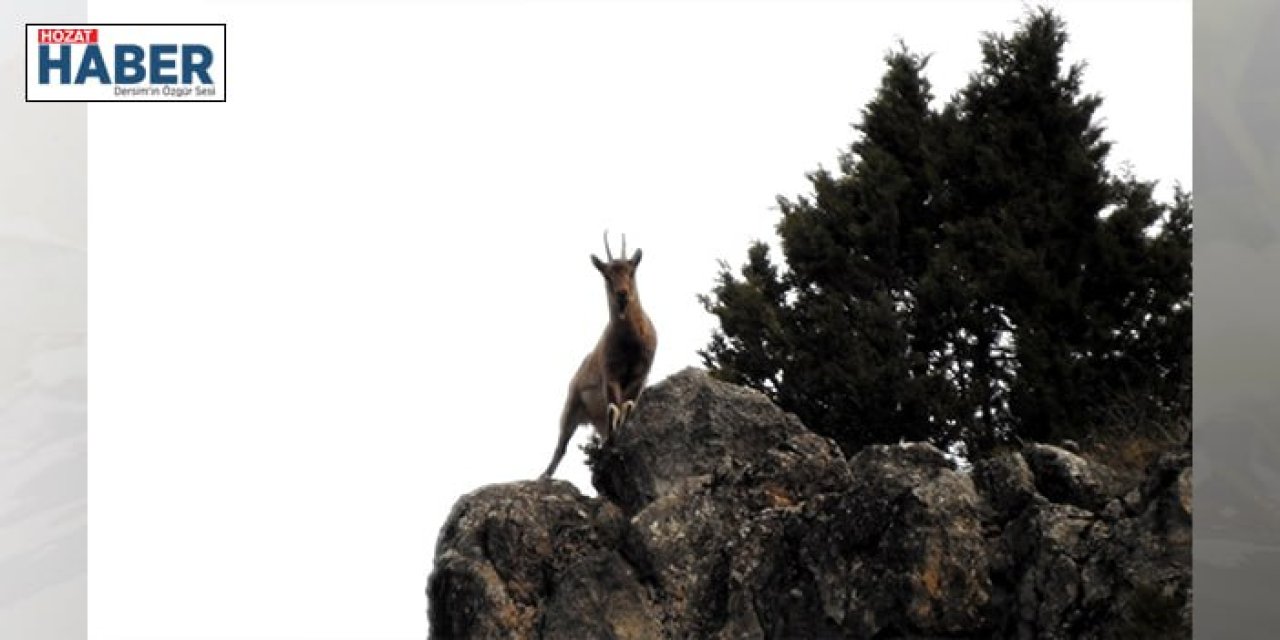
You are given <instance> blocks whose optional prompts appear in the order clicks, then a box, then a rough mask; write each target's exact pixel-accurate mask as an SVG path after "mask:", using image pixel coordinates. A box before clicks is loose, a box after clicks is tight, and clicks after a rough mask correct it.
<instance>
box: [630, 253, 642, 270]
mask: <svg viewBox="0 0 1280 640" xmlns="http://www.w3.org/2000/svg"><path fill="white" fill-rule="evenodd" d="M642 257H644V251H641V250H640V249H636V253H635V255H633V256H631V268H632V269H634V268H636V267H638V266H640V258H642Z"/></svg>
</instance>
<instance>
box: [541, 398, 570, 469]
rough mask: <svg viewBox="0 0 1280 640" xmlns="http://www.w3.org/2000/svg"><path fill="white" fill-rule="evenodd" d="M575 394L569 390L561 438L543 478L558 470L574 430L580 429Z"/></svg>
mask: <svg viewBox="0 0 1280 640" xmlns="http://www.w3.org/2000/svg"><path fill="white" fill-rule="evenodd" d="M574 395H575V394H574V393H573V391H570V392H569V398H568V399H566V400H565V403H564V410H563V411H561V412H560V440H559V441H557V442H556V450H555V453H553V454H552V455H551V464H549V465H547V470H546V471H543V472H542V475H541V476H540V477H541V479H543V480H546V479H548V478H550V477H551V474H553V473H555V472H556V467H558V466H560V460H561V459H562V458H564V452H565V449H568V448H569V440H570V439H571V438H573V432H574V431H577V430H578V421H577V419H576V416H574V411H573V409H574V406H575V400H576V398H575V397H574Z"/></svg>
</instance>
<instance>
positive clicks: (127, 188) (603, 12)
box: [33, 0, 1191, 639]
mask: <svg viewBox="0 0 1280 640" xmlns="http://www.w3.org/2000/svg"><path fill="white" fill-rule="evenodd" d="M1022 6H1023V5H1022V4H1021V3H1019V2H985V3H973V2H970V3H960V2H938V3H924V2H899V3H889V2H885V3H872V2H846V3H836V2H809V3H799V2H787V3H784V2H746V3H732V4H731V3H728V2H698V3H687V4H677V3H675V2H660V3H653V4H646V5H641V4H639V3H622V2H609V3H598V4H590V3H586V2H569V3H559V4H549V3H534V2H527V3H515V2H479V3H471V4H466V5H464V4H462V3H460V2H459V3H439V2H436V3H400V2H385V3H355V2H350V3H342V2H325V3H303V2H246V1H243V0H241V1H237V2H233V1H224V2H215V1H204V2H191V3H183V4H181V5H179V4H177V3H169V2H160V1H159V0H153V1H149V2H143V1H138V2H130V1H124V0H119V1H117V0H98V1H95V2H92V3H91V5H90V19H91V20H93V21H98V22H111V21H119V22H131V21H152V22H160V21H170V20H171V21H226V22H228V23H230V26H229V30H228V54H227V55H228V87H227V89H228V96H229V102H227V103H225V104H202V105H171V104H132V105H125V104H99V105H91V107H90V170H89V195H90V210H89V224H90V231H89V235H90V238H91V245H92V251H90V253H89V273H90V289H89V297H90V301H89V305H90V306H89V325H90V329H89V334H90V336H91V339H90V344H91V350H90V360H89V361H90V365H89V366H90V376H89V377H90V379H91V380H92V383H91V384H90V386H89V389H90V391H89V393H90V399H89V404H90V406H91V407H92V411H91V413H90V427H89V431H90V435H89V437H90V451H91V455H90V462H89V481H90V494H91V497H90V522H91V526H90V573H89V579H90V625H91V629H92V630H93V635H92V637H95V638H116V637H130V638H186V637H191V638H195V637H219V638H250V637H253V638H263V637H268V638H282V637H289V638H353V637H358V638H367V639H374V638H420V637H422V635H423V633H424V631H425V624H426V623H425V616H424V609H425V597H424V594H423V591H424V588H425V584H426V577H427V573H428V571H429V570H430V566H431V555H432V553H433V550H434V540H435V535H436V532H437V530H438V529H439V527H440V525H441V524H442V523H443V520H444V518H445V517H446V515H447V514H448V510H449V507H450V506H451V505H452V503H453V502H454V500H455V499H456V498H457V497H458V496H459V495H461V494H462V493H465V492H467V491H470V490H473V489H475V488H478V487H479V486H481V485H483V484H487V483H492V482H505V481H512V480H519V479H530V478H533V477H535V476H536V475H537V473H538V472H539V471H541V469H542V468H543V467H544V466H545V465H546V463H547V461H548V459H549V457H550V453H551V449H552V446H553V445H554V442H555V437H556V419H557V416H558V413H559V408H560V405H561V403H562V401H563V393H564V390H565V385H566V384H567V382H568V379H569V377H570V376H571V375H572V373H573V371H574V369H575V368H576V366H577V364H578V362H579V361H580V360H581V358H582V356H583V354H585V352H586V350H587V349H589V348H590V347H591V345H592V344H594V341H595V340H596V338H597V336H598V334H599V331H600V329H601V328H602V327H603V324H604V322H605V319H606V318H605V311H604V310H605V302H604V298H603V293H602V287H601V284H600V280H599V276H598V275H597V274H596V272H595V270H594V269H592V268H591V265H590V262H589V260H588V256H589V255H590V254H591V253H593V252H594V253H600V252H601V251H602V247H601V242H600V234H601V232H602V230H603V229H605V228H608V229H610V230H612V231H613V232H614V234H615V237H616V234H619V233H622V232H625V233H626V234H627V237H628V244H629V246H631V247H643V248H644V251H645V259H644V263H643V264H642V265H641V267H640V271H639V276H638V283H639V287H640V292H641V298H642V300H643V301H644V304H645V306H646V308H647V309H648V311H649V313H650V315H651V316H652V318H653V320H654V322H655V324H656V325H657V328H658V331H659V335H660V344H659V352H658V358H657V362H656V363H655V366H654V372H653V376H652V378H651V381H657V380H660V379H662V378H663V377H665V376H666V375H668V374H670V373H672V372H674V371H676V370H678V369H680V368H683V367H685V366H688V365H694V364H698V358H697V356H696V353H695V352H696V350H697V349H699V348H701V347H703V346H704V345H705V344H706V342H707V339H708V337H709V335H710V332H711V330H712V329H713V326H714V325H713V323H712V319H711V317H710V316H708V315H707V314H705V313H704V312H703V311H702V309H701V307H700V306H699V305H698V303H697V302H696V299H695V296H696V295H697V294H699V293H705V292H706V291H708V289H709V288H710V286H711V285H712V283H713V279H714V277H715V273H716V269H717V266H716V261H717V259H721V258H724V259H728V260H730V261H731V262H732V263H733V264H735V265H737V264H740V263H741V262H742V260H743V258H744V256H745V250H746V247H747V244H748V243H749V241H750V240H752V239H755V238H762V239H771V238H772V237H773V224H774V222H775V221H776V211H774V210H773V207H774V196H775V195H776V194H779V193H782V194H787V195H794V194H796V193H800V192H805V191H807V183H806V181H805V179H804V174H805V173H806V172H808V171H810V170H812V169H814V168H816V167H817V166H818V164H819V163H822V164H825V165H826V166H828V167H834V165H835V157H836V154H837V153H838V152H839V151H840V150H841V149H842V148H844V147H846V146H847V145H848V143H849V142H850V141H851V140H852V135H853V132H852V129H851V128H850V124H851V123H852V122H853V121H854V120H855V119H856V117H857V115H858V112H859V110H860V109H861V107H862V106H863V105H865V104H866V102H867V101H868V100H869V99H870V98H871V96H872V92H873V91H874V88H875V87H876V86H877V85H878V83H879V79H880V76H881V74H882V73H883V70H884V68H883V62H882V58H883V54H884V52H885V51H886V50H888V49H889V48H891V47H893V46H894V44H895V41H896V39H897V38H898V37H899V36H900V37H902V38H904V39H905V40H906V42H907V43H908V44H909V45H910V46H911V47H913V48H914V49H916V50H918V51H922V52H933V54H934V56H933V60H932V63H931V64H930V67H929V69H928V75H929V78H930V79H931V80H932V82H933V83H934V88H935V93H936V94H937V95H938V96H939V98H940V99H941V98H946V97H947V96H949V95H950V94H951V93H952V92H953V91H954V90H956V89H957V88H958V87H959V86H960V85H961V84H963V82H964V80H965V78H966V76H967V74H968V73H969V72H972V71H974V70H976V68H977V64H978V60H979V50H978V37H979V33H980V32H981V31H984V30H1005V31H1007V30H1008V29H1010V28H1011V25H1012V22H1013V20H1015V19H1016V18H1018V17H1019V16H1020V15H1021V13H1022ZM1062 13H1063V15H1064V16H1065V18H1066V19H1067V21H1068V28H1069V32H1070V34H1071V36H1072V38H1073V41H1072V44H1071V46H1070V49H1069V54H1070V56H1071V59H1073V60H1074V59H1078V58H1080V57H1084V58H1087V59H1088V60H1089V61H1090V66H1089V69H1088V71H1087V74H1086V85H1087V87H1088V89H1089V90H1091V91H1092V90H1100V91H1102V92H1103V93H1104V96H1105V98H1106V104H1105V105H1104V107H1103V109H1102V115H1103V117H1104V118H1105V122H1106V124H1107V125H1108V126H1109V137H1111V138H1112V139H1113V140H1116V141H1117V145H1116V146H1115V149H1114V152H1113V156H1112V158H1113V162H1118V161H1120V160H1129V161H1131V162H1132V163H1133V164H1134V166H1135V169H1136V171H1137V173H1138V175H1140V176H1143V177H1146V178H1157V179H1160V180H1162V181H1165V182H1166V183H1171V182H1172V181H1174V180H1180V181H1182V182H1183V184H1185V185H1187V186H1190V185H1191V4H1190V2H1165V1H1161V2H1147V3H1128V4H1122V3H1118V2H1105V3H1104V2H1076V3H1071V4H1069V5H1066V6H1064V7H1063V9H1062ZM33 21H34V20H33ZM1166 193H1167V192H1166ZM586 435H587V431H586V429H583V430H580V431H579V437H578V438H577V439H576V440H575V442H574V444H573V445H572V447H571V450H570V455H569V456H567V457H566V459H565V461H564V462H563V463H562V465H561V467H560V471H559V473H558V474H557V475H558V477H561V478H568V479H571V480H573V481H575V482H576V483H578V484H579V486H580V487H583V488H584V490H589V485H588V482H587V473H586V471H585V468H584V466H583V463H582V456H581V453H580V451H578V449H577V445H578V444H580V443H581V442H582V441H584V440H585V437H586Z"/></svg>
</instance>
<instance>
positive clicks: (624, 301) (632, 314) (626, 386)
mask: <svg viewBox="0 0 1280 640" xmlns="http://www.w3.org/2000/svg"><path fill="white" fill-rule="evenodd" d="M604 255H605V257H606V258H608V262H601V261H600V259H599V258H597V257H596V256H594V255H592V256H591V263H592V264H594V265H595V266H596V270H598V271H599V272H600V275H602V276H604V289H605V294H606V299H607V301H608V303H609V324H608V326H606V327H605V328H604V333H603V334H602V335H601V336H600V341H599V342H597V343H596V348H595V349H594V350H593V351H592V352H591V353H588V354H587V357H586V358H583V360H582V364H581V365H580V366H579V367H578V372H577V373H576V374H574V376H573V380H572V381H571V382H569V397H568V398H566V399H565V402H564V410H563V411H562V412H561V414H560V440H559V442H557V443H556V450H555V454H554V455H553V456H552V457H551V464H550V465H547V470H546V471H543V472H542V477H543V478H550V477H551V474H553V473H555V471H556V467H557V466H559V465H560V459H561V458H563V457H564V451H565V448H566V447H568V446H569V439H570V438H571V437H573V432H574V431H576V430H577V429H578V426H579V425H582V424H585V423H588V422H589V423H591V424H592V425H593V426H594V427H595V429H596V433H598V434H600V439H601V443H602V444H603V445H608V444H609V443H610V442H611V441H612V438H613V434H614V432H615V431H616V430H617V429H618V427H620V426H621V425H622V423H624V422H626V420H627V418H628V417H629V416H630V415H631V412H632V411H633V410H634V409H635V406H636V399H637V397H639V395H640V390H641V389H642V388H644V383H645V380H646V379H647V378H648V377H649V367H651V366H652V365H653V354H654V352H655V351H657V348H658V334H657V332H655V331H654V329H653V323H652V322H650V321H649V316H647V315H645V313H644V308H643V307H641V306H640V295H639V293H638V292H637V291H636V267H638V266H640V257H641V255H643V252H642V251H641V250H640V249H636V253H635V255H633V256H632V257H630V258H627V236H626V235H625V234H624V235H623V236H622V257H621V258H618V259H617V260H615V259H614V258H613V253H612V252H611V251H610V250H609V232H608V231H606V232H605V233H604Z"/></svg>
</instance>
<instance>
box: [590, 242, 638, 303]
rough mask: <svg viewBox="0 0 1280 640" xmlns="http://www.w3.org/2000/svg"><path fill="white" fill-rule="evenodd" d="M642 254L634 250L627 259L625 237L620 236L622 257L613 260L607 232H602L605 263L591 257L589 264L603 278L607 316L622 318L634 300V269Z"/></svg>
mask: <svg viewBox="0 0 1280 640" xmlns="http://www.w3.org/2000/svg"><path fill="white" fill-rule="evenodd" d="M643 254H644V252H642V251H641V250H640V249H636V252H635V254H634V255H632V256H631V257H630V258H628V257H627V236H626V234H623V235H622V257H621V258H617V259H615V258H614V257H613V252H612V251H610V250H609V232H608V231H605V232H604V255H605V258H607V260H608V261H607V262H605V261H601V260H600V258H597V257H596V256H594V255H592V256H591V264H594V265H595V266H596V270H598V271H599V272H600V275H602V276H604V287H605V291H606V292H607V294H608V296H609V315H610V316H611V317H616V318H623V317H625V316H626V313H627V307H629V306H630V305H631V304H632V303H633V302H634V301H635V300H636V267H638V266H640V258H641V256H642V255H643Z"/></svg>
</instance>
